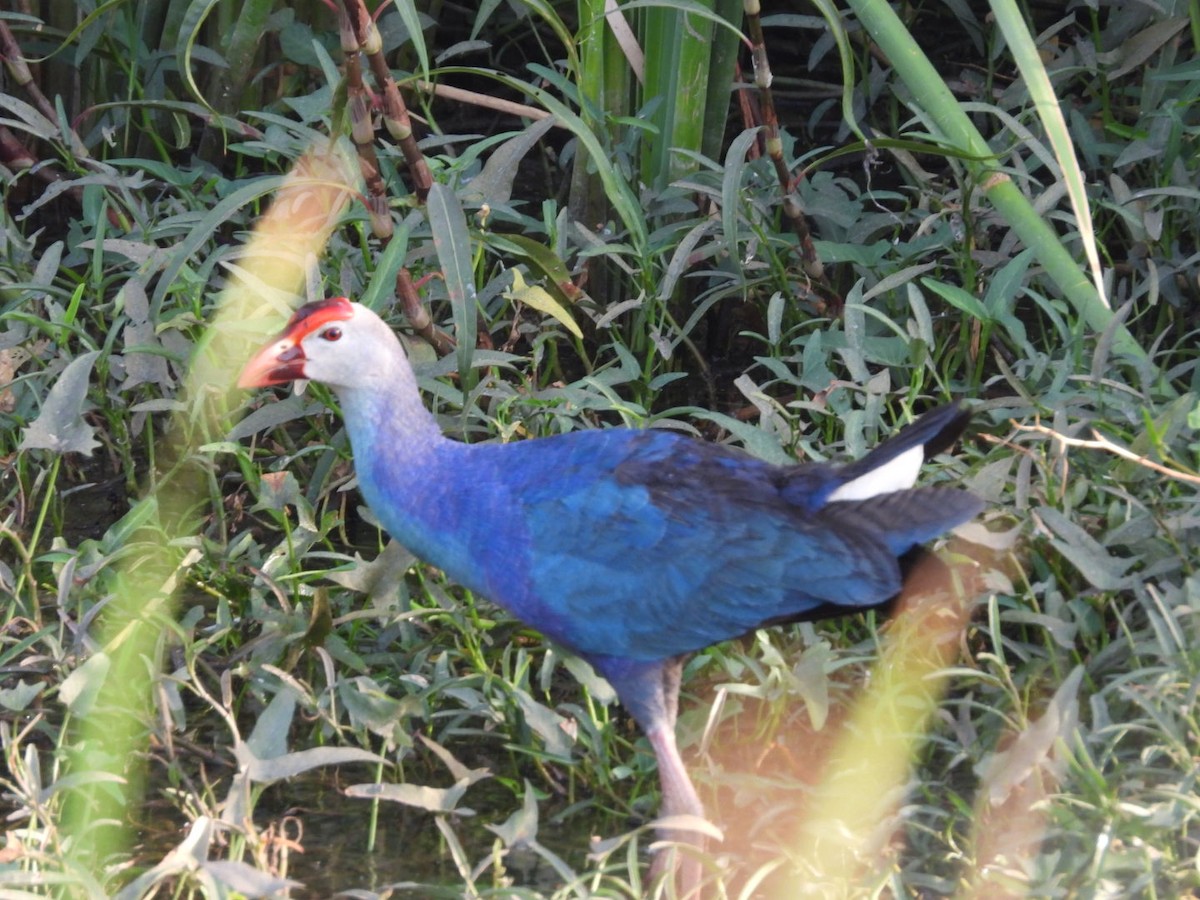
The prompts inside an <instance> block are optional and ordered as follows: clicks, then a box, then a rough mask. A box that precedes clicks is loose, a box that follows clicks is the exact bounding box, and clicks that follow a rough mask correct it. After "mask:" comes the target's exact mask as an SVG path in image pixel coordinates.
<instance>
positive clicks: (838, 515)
mask: <svg viewBox="0 0 1200 900" xmlns="http://www.w3.org/2000/svg"><path fill="white" fill-rule="evenodd" d="M982 510H983V501H982V500H980V499H979V498H978V497H976V496H975V495H974V494H972V493H969V492H968V491H961V490H958V489H956V488H945V487H921V488H911V489H910V490H901V491H895V492H893V493H890V494H882V495H878V496H874V497H871V498H870V499H867V500H849V501H839V502H835V503H830V504H828V505H827V506H825V507H824V509H823V510H822V511H821V516H822V518H823V519H826V520H832V521H833V522H835V523H837V524H838V525H840V526H842V527H843V528H845V529H847V530H848V531H849V533H851V534H855V533H861V532H866V533H872V534H874V535H876V536H877V537H878V539H879V540H881V541H883V543H884V544H885V545H886V546H887V548H888V549H889V550H890V551H891V552H892V553H894V554H896V555H897V556H901V555H903V554H905V553H907V552H908V551H909V550H911V549H912V548H913V547H915V546H917V545H918V544H923V543H925V542H926V541H931V540H933V539H934V538H935V537H938V536H939V535H941V534H945V533H946V532H947V531H949V530H950V529H951V528H955V527H956V526H958V525H962V524H963V523H964V522H969V521H970V520H971V519H973V518H975V516H977V515H979V513H980V512H981V511H982Z"/></svg>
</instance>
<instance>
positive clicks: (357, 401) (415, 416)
mask: <svg viewBox="0 0 1200 900" xmlns="http://www.w3.org/2000/svg"><path fill="white" fill-rule="evenodd" d="M337 393H338V399H339V400H340V401H341V405H342V415H343V416H344V417H345V421H346V429H347V431H348V432H349V434H350V442H351V445H352V446H353V449H354V455H355V457H356V458H358V459H359V460H360V461H361V460H362V459H363V458H364V457H365V458H371V457H373V456H376V455H383V456H386V457H388V458H390V459H392V460H394V461H395V462H396V463H399V464H403V463H415V462H418V461H420V460H421V459H422V458H428V457H429V456H431V455H433V454H436V452H437V449H438V447H439V446H440V445H441V444H443V443H445V442H446V438H445V437H444V436H443V435H442V432H441V429H440V428H439V427H438V424H437V420H436V419H434V417H433V415H432V413H430V412H429V410H427V409H426V408H425V405H424V404H423V403H422V402H421V394H420V392H419V391H418V390H417V382H416V378H415V377H414V376H413V373H412V370H411V369H410V368H409V366H408V364H407V361H404V362H401V363H398V364H397V365H395V366H393V367H391V368H390V369H389V370H387V371H376V372H373V373H371V374H370V375H369V376H365V377H364V378H363V380H362V383H361V384H360V385H356V386H355V387H353V388H344V389H341V390H339V391H338V392H337Z"/></svg>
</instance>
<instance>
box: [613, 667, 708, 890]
mask: <svg viewBox="0 0 1200 900" xmlns="http://www.w3.org/2000/svg"><path fill="white" fill-rule="evenodd" d="M591 661H592V664H593V665H594V666H595V667H596V668H597V669H598V670H599V671H600V672H601V673H602V674H603V675H604V677H605V678H607V679H608V681H609V683H610V684H611V685H612V686H613V688H614V689H615V690H616V692H617V696H618V697H620V698H621V702H622V703H623V704H624V705H625V708H626V709H628V710H629V711H630V712H631V713H632V714H633V717H634V718H635V719H637V721H638V724H639V725H641V726H642V730H643V731H644V732H645V733H646V737H647V739H648V740H649V741H650V746H651V747H652V748H653V749H654V756H655V758H656V759H657V761H658V777H659V781H660V783H661V785H662V815H664V816H694V817H696V818H697V819H700V820H703V819H704V807H703V805H702V804H701V803H700V796H699V795H698V794H697V793H696V788H695V786H694V785H693V784H692V779H691V778H689V777H688V773H687V769H686V768H685V767H684V765H683V759H682V758H681V757H680V755H679V747H678V746H677V745H676V743H675V719H676V716H677V714H678V711H679V682H680V679H681V677H682V674H683V657H673V658H671V659H665V660H654V661H649V662H633V661H630V660H626V659H613V658H605V657H592V660H591ZM658 833H659V837H660V838H661V839H663V840H666V841H673V842H675V843H678V844H688V845H691V846H692V847H696V848H698V849H703V847H704V838H703V837H702V836H701V835H700V834H699V833H698V832H696V831H694V830H691V829H686V830H685V829H683V828H660V829H659V832H658ZM671 872H674V873H675V876H676V887H677V888H678V896H679V897H698V896H699V889H700V883H701V874H702V870H701V866H700V861H699V859H698V858H697V857H696V855H695V854H693V853H680V852H677V851H676V850H674V849H666V850H663V851H660V852H659V853H658V855H657V856H655V859H654V864H653V866H652V867H651V869H650V874H651V878H652V879H653V878H659V877H661V876H663V875H669V874H670V873H671Z"/></svg>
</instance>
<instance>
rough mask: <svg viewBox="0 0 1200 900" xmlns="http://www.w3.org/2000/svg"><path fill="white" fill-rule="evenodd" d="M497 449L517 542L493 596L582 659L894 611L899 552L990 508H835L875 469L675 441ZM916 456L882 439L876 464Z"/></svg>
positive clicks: (937, 493) (941, 498)
mask: <svg viewBox="0 0 1200 900" xmlns="http://www.w3.org/2000/svg"><path fill="white" fill-rule="evenodd" d="M903 436H904V434H903V433H902V435H901V436H900V437H903ZM912 437H913V436H911V435H910V436H909V438H912ZM905 443H908V444H910V445H912V443H913V442H912V441H911V440H906V442H905ZM922 444H923V442H921V441H917V442H916V444H915V445H922ZM478 449H480V450H485V449H487V448H478ZM494 449H495V450H498V451H501V452H499V453H496V454H495V456H496V458H497V461H498V462H499V461H500V458H501V457H502V462H500V464H501V465H502V466H503V472H504V476H503V481H502V483H503V484H504V492H505V494H507V495H508V496H507V499H506V502H505V503H504V504H503V505H502V507H503V508H500V509H497V510H496V512H497V513H498V514H500V515H502V516H503V515H505V514H506V515H507V516H508V517H509V524H508V529H509V531H510V532H511V533H512V535H513V539H512V540H511V541H507V542H503V543H504V544H505V545H506V549H505V551H504V552H503V557H504V558H503V560H499V559H497V560H493V561H492V563H491V565H492V566H504V567H505V576H504V577H502V578H499V579H496V578H493V579H492V580H491V584H490V587H489V588H487V589H485V593H490V594H491V595H492V597H493V599H495V600H497V601H498V602H500V603H502V604H504V605H506V606H508V607H509V608H510V609H511V610H512V611H513V612H514V613H515V614H516V615H518V616H520V617H523V618H526V619H527V620H528V621H531V622H536V623H538V624H539V627H541V628H543V629H544V630H545V631H546V632H547V633H548V634H550V635H551V636H552V637H554V638H555V639H556V640H559V641H561V642H563V643H565V644H566V645H567V646H569V647H571V648H573V649H574V650H576V651H577V652H579V653H581V654H583V655H585V656H594V655H606V656H614V657H622V658H626V659H644V660H650V659H662V658H665V657H668V656H672V655H676V654H679V653H685V652H688V651H692V650H696V649H699V648H701V647H705V646H708V645H710V644H713V643H715V642H717V641H721V640H726V639H728V638H731V637H736V636H738V635H740V634H744V633H746V632H747V631H750V630H752V629H754V628H756V627H758V626H759V625H762V624H764V623H767V622H772V621H778V620H782V619H796V618H806V617H809V618H816V617H819V616H825V615H830V614H833V613H836V612H839V611H842V612H848V611H850V610H852V609H854V608H862V607H868V606H872V605H876V604H880V603H884V602H886V601H887V600H889V599H891V598H892V597H893V596H894V595H895V594H897V593H898V592H899V590H900V586H901V573H900V567H899V563H898V561H897V557H898V556H900V555H902V554H903V553H905V552H907V551H908V550H909V549H911V548H912V547H913V546H915V545H916V544H919V543H921V542H923V541H926V540H929V539H930V538H932V537H934V536H936V535H938V534H940V533H942V532H943V531H945V530H947V529H948V528H951V527H953V526H954V525H957V524H959V523H960V522H962V521H965V520H967V519H969V518H971V517H972V516H974V515H975V514H976V513H977V512H978V510H979V502H978V500H976V499H975V498H974V497H972V496H971V495H970V494H967V493H965V492H962V491H958V490H951V489H934V488H924V489H917V490H908V491H898V492H892V493H887V494H884V495H882V496H878V497H871V498H868V499H862V500H851V501H847V502H830V501H829V500H828V497H829V496H830V495H833V494H834V493H835V492H836V491H837V489H838V488H839V486H841V485H843V484H845V483H847V482H849V481H853V480H855V479H858V478H861V477H863V476H864V475H865V474H867V473H868V472H870V471H871V469H870V467H863V466H862V465H861V461H860V464H855V465H853V466H849V467H842V468H839V467H834V466H828V465H807V466H795V467H778V466H772V465H769V464H766V463H763V462H761V461H759V460H756V459H753V458H751V457H748V456H746V455H745V454H743V453H741V452H739V451H735V450H731V449H729V448H725V447H721V446H718V445H712V444H705V443H701V442H698V441H692V440H690V439H687V438H684V437H681V436H678V435H675V434H672V433H669V432H656V431H650V432H634V431H626V430H620V429H616V430H606V431H595V432H580V433H577V434H573V435H568V436H564V437H562V438H556V439H550V440H539V441H535V442H529V443H524V444H515V445H508V446H506V447H503V448H494ZM905 449H907V447H906V446H905V444H904V443H898V444H896V445H894V446H889V444H884V445H880V447H879V448H877V450H876V453H877V454H880V455H879V456H878V457H877V458H876V459H875V463H876V467H878V466H882V465H884V464H885V463H887V462H888V461H889V460H891V459H892V458H894V457H896V456H897V455H899V454H900V453H902V452H903V451H904V450H905ZM872 456H875V454H872ZM869 458H870V457H868V459H869ZM822 498H825V499H824V500H822ZM505 510H506V511H507V512H506V513H505ZM497 530H503V529H501V528H499V526H497V528H496V529H493V530H492V531H491V534H493V535H495V534H496V533H497Z"/></svg>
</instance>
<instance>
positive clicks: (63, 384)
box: [20, 350, 100, 456]
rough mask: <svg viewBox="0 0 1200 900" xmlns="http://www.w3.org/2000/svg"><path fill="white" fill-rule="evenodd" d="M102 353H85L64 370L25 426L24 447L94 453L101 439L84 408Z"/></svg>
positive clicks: (22, 446) (28, 448) (22, 445)
mask: <svg viewBox="0 0 1200 900" xmlns="http://www.w3.org/2000/svg"><path fill="white" fill-rule="evenodd" d="M99 355H100V351H99V350H92V351H90V352H88V353H84V354H83V355H81V356H79V357H76V358H75V359H73V360H71V362H70V363H69V364H68V365H67V367H66V368H65V369H63V370H62V374H61V375H59V376H58V380H57V381H55V382H54V387H52V388H50V393H49V394H47V395H46V399H45V401H44V402H43V403H42V411H41V413H39V414H38V417H37V418H36V419H34V420H33V421H32V422H30V423H29V427H28V428H26V429H25V433H24V435H22V437H21V447H20V449H22V450H52V451H53V452H55V453H82V454H84V455H85V456H91V455H92V450H93V449H95V448H96V447H98V446H99V445H100V442H99V441H97V440H96V439H95V437H93V435H94V434H95V429H94V428H92V426H91V425H89V424H88V423H87V422H85V421H84V419H83V407H84V403H85V402H86V401H87V390H88V381H89V380H90V379H91V376H92V366H93V365H95V362H96V357H98V356H99Z"/></svg>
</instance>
